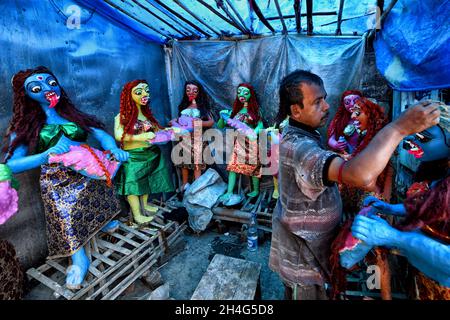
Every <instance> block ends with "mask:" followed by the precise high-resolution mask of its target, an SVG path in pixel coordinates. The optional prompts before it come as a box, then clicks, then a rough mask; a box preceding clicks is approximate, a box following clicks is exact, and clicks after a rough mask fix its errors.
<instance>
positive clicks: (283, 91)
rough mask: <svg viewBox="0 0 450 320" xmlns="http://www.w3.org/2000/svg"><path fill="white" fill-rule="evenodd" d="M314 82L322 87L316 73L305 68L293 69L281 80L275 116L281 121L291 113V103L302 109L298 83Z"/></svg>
mask: <svg viewBox="0 0 450 320" xmlns="http://www.w3.org/2000/svg"><path fill="white" fill-rule="evenodd" d="M302 83H306V84H309V85H311V84H315V85H318V86H321V87H323V80H322V78H320V77H319V76H318V75H317V74H314V73H312V72H309V71H306V70H295V71H294V72H291V73H290V74H288V75H287V76H285V77H284V78H283V80H281V84H280V89H279V91H278V92H279V97H280V106H279V109H278V115H277V118H276V122H277V123H281V121H283V120H284V119H286V117H287V116H289V115H291V105H294V104H298V105H299V106H300V108H302V109H303V92H302V90H301V89H300V84H302Z"/></svg>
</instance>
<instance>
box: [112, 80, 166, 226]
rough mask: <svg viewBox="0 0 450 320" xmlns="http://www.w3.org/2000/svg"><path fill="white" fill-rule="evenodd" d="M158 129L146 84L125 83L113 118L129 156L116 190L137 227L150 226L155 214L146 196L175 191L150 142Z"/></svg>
mask: <svg viewBox="0 0 450 320" xmlns="http://www.w3.org/2000/svg"><path fill="white" fill-rule="evenodd" d="M161 129H163V127H162V126H161V125H160V124H159V123H158V121H157V120H156V118H155V117H154V116H153V114H152V111H151V108H150V87H149V85H148V83H147V81H145V80H134V81H131V82H128V83H127V84H125V85H124V86H123V89H122V92H121V94H120V113H119V114H118V115H117V116H116V117H115V119H114V135H115V138H116V140H117V141H119V142H120V146H121V148H123V150H126V151H127V152H128V153H129V154H130V157H129V159H128V161H127V162H125V163H124V164H123V165H122V167H121V168H120V169H119V172H118V173H117V176H116V188H117V192H118V193H119V194H120V195H123V196H126V198H127V201H128V203H129V205H130V208H131V213H132V215H133V219H134V221H135V222H136V223H137V224H138V225H141V224H146V223H149V222H150V221H152V220H153V218H154V214H156V211H157V208H156V207H154V206H151V205H149V204H148V197H149V194H152V193H161V192H171V191H173V189H174V188H173V184H172V180H171V179H170V175H169V171H168V168H167V164H166V162H165V160H164V157H163V154H162V153H161V149H160V148H159V147H158V146H157V145H152V144H150V142H149V140H151V139H153V138H154V137H155V132H158V131H159V130H161ZM144 213H149V214H150V216H146V215H144Z"/></svg>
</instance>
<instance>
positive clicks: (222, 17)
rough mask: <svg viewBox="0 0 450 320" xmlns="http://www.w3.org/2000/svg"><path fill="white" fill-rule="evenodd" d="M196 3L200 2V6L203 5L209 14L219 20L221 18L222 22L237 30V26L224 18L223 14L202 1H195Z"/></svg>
mask: <svg viewBox="0 0 450 320" xmlns="http://www.w3.org/2000/svg"><path fill="white" fill-rule="evenodd" d="M197 1H198V2H200V3H201V4H202V5H204V6H205V7H206V8H208V9H209V10H210V11H211V12H213V13H214V14H215V15H217V16H218V17H219V18H221V19H222V20H223V21H225V22H227V23H228V24H230V25H232V26H233V27H235V28H236V29H238V30H239V26H238V25H237V24H235V23H234V22H233V21H231V20H230V19H228V18H227V17H225V16H224V15H223V14H221V13H220V12H219V11H217V10H216V9H214V8H213V7H211V6H210V5H209V4H208V3H206V2H205V1H203V0H197Z"/></svg>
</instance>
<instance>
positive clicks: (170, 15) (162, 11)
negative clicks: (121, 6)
mask: <svg viewBox="0 0 450 320" xmlns="http://www.w3.org/2000/svg"><path fill="white" fill-rule="evenodd" d="M144 2H146V3H148V4H150V5H151V6H153V7H154V8H155V9H156V10H158V11H159V12H161V13H162V14H163V15H164V16H163V17H162V18H163V19H164V18H166V17H167V18H169V19H170V20H172V21H173V22H174V23H176V24H177V25H178V26H180V27H182V28H184V29H186V30H187V31H188V32H190V33H191V34H192V37H195V38H200V36H199V35H198V34H196V33H195V31H194V30H195V29H194V28H192V29H190V27H191V26H190V25H183V24H182V23H181V22H180V21H179V19H178V18H177V17H176V16H172V14H171V13H169V12H165V11H164V10H162V9H161V8H160V7H158V6H157V5H156V4H154V3H153V2H151V1H148V0H144Z"/></svg>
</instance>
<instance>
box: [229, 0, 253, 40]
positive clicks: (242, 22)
mask: <svg viewBox="0 0 450 320" xmlns="http://www.w3.org/2000/svg"><path fill="white" fill-rule="evenodd" d="M226 1H227V3H228V5H229V6H230V8H231V10H233V12H234V14H235V15H236V16H237V17H238V19H239V21H240V22H241V24H242V26H243V27H244V29H245V30H247V32H248V33H252V32H251V31H250V29H248V28H247V26H246V25H245V22H244V19H242V17H241V15H240V14H239V12H238V11H237V10H236V8H235V7H234V5H233V4H232V3H231V2H230V0H226Z"/></svg>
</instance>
